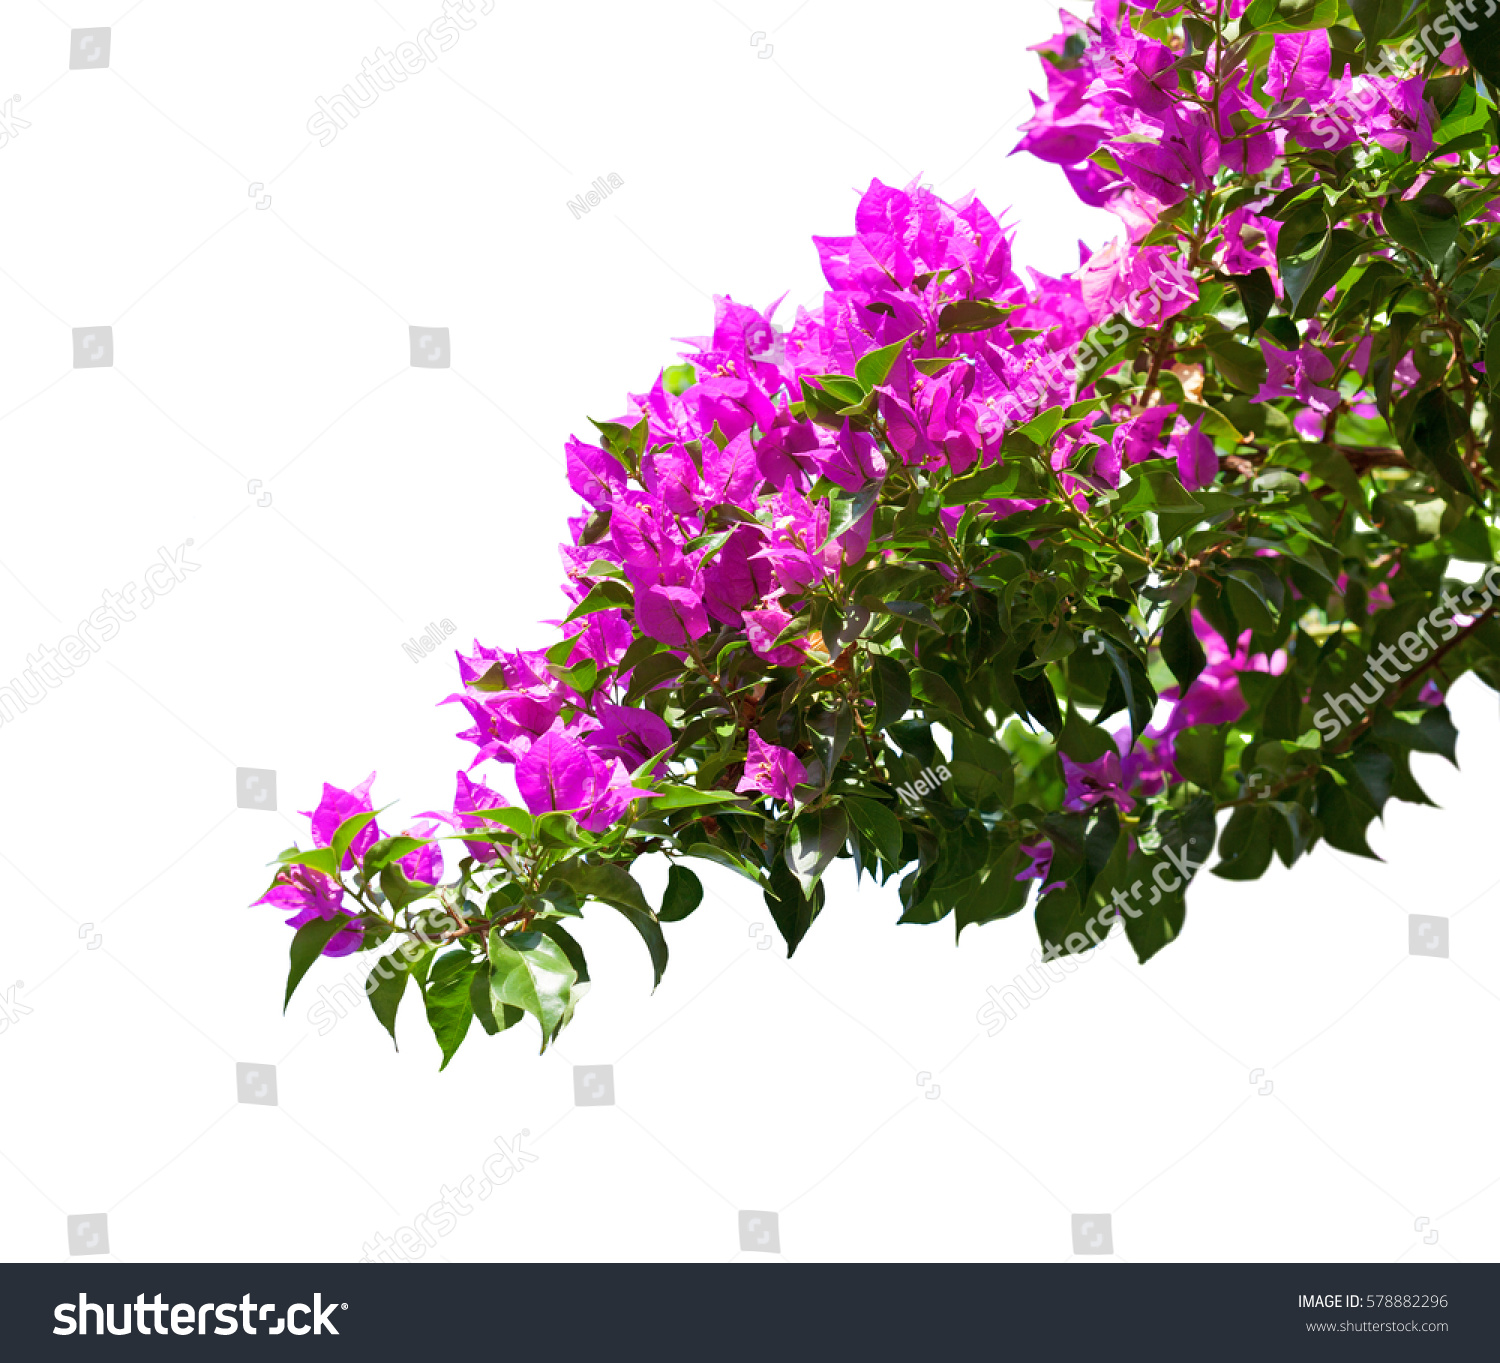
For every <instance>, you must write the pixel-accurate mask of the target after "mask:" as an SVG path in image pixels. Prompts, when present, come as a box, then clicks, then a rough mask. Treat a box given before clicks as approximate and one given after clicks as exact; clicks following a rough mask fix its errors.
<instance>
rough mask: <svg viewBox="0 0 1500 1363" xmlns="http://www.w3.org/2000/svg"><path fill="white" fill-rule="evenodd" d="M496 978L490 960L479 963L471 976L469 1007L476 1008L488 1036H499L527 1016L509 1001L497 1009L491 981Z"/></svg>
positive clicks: (475, 1010)
mask: <svg viewBox="0 0 1500 1363" xmlns="http://www.w3.org/2000/svg"><path fill="white" fill-rule="evenodd" d="M494 978H495V972H494V970H493V969H492V968H491V967H490V963H489V961H488V960H485V961H484V962H483V963H482V964H481V965H479V966H478V967H477V968H476V969H475V971H474V973H473V974H472V975H471V976H470V977H469V1007H471V1008H472V1009H473V1010H474V1016H475V1018H477V1019H478V1021H479V1025H480V1026H481V1027H483V1028H484V1030H485V1034H486V1035H488V1036H498V1035H499V1034H500V1033H501V1032H504V1031H508V1030H509V1029H510V1028H512V1027H514V1026H515V1025H516V1023H518V1022H519V1021H520V1020H521V1019H522V1018H523V1017H525V1016H526V1014H525V1013H523V1012H522V1011H521V1010H520V1009H519V1008H517V1007H515V1006H514V1005H512V1004H509V1003H503V1004H501V1005H500V1007H499V1008H498V1009H496V1007H495V995H494V992H493V990H491V988H490V982H491V981H492V980H493V979H494Z"/></svg>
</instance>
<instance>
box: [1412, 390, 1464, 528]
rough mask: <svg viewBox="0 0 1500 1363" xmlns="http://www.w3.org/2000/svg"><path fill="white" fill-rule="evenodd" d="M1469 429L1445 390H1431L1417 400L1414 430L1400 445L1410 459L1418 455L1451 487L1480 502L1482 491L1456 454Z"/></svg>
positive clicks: (1462, 412)
mask: <svg viewBox="0 0 1500 1363" xmlns="http://www.w3.org/2000/svg"><path fill="white" fill-rule="evenodd" d="M1467 428H1468V420H1467V418H1466V417H1465V416H1464V411H1463V408H1462V407H1460V406H1459V405H1458V404H1457V403H1456V402H1454V401H1453V399H1452V398H1450V397H1449V396H1448V394H1447V393H1446V392H1445V391H1444V390H1443V389H1441V388H1432V389H1429V390H1428V391H1427V392H1426V393H1424V394H1422V396H1421V397H1420V398H1418V399H1417V405H1416V407H1415V408H1413V410H1412V420H1411V429H1410V431H1408V433H1407V435H1406V437H1405V439H1403V440H1402V442H1401V446H1402V448H1403V449H1404V450H1406V452H1407V454H1408V457H1410V456H1411V455H1413V454H1419V455H1421V456H1422V458H1424V459H1426V460H1427V462H1428V463H1429V464H1430V465H1431V466H1432V467H1433V468H1434V469H1436V470H1437V472H1438V474H1439V476H1440V477H1441V478H1442V480H1443V481H1444V482H1445V483H1447V484H1448V486H1449V487H1451V488H1453V489H1455V490H1456V491H1458V492H1462V493H1463V494H1464V495H1465V496H1467V497H1473V498H1474V499H1475V500H1478V498H1479V489H1478V488H1477V487H1475V486H1474V479H1473V476H1472V475H1471V474H1470V473H1469V470H1468V467H1467V466H1466V465H1465V464H1464V462H1463V460H1462V459H1461V458H1459V456H1458V455H1457V454H1456V453H1455V452H1454V445H1455V444H1456V443H1457V442H1458V441H1459V440H1460V439H1461V438H1462V436H1463V433H1464V431H1465V430H1466V429H1467Z"/></svg>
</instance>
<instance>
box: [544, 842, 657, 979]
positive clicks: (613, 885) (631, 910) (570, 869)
mask: <svg viewBox="0 0 1500 1363" xmlns="http://www.w3.org/2000/svg"><path fill="white" fill-rule="evenodd" d="M552 874H553V875H554V876H555V877H556V878H558V879H559V880H563V881H565V882H566V883H567V884H569V885H571V886H572V887H573V888H574V889H575V890H577V891H578V893H579V894H581V895H584V896H586V897H587V898H590V899H597V900H599V901H600V903H603V904H608V905H609V906H610V908H612V909H617V910H618V911H619V912H620V913H622V914H624V915H625V917H626V919H627V920H628V921H629V923H630V925H631V927H633V928H634V929H635V930H636V931H637V932H638V933H640V935H641V940H642V941H643V942H645V944H646V949H647V950H648V951H649V952H650V953H651V969H652V971H653V974H654V980H653V983H652V986H651V987H652V989H653V990H654V989H655V988H656V986H657V985H659V984H660V983H661V977H662V973H663V972H664V971H665V970H666V968H667V939H666V938H665V937H664V936H663V935H662V930H661V922H660V920H659V919H658V918H657V916H656V913H655V911H654V910H653V909H652V908H651V905H650V904H648V903H647V902H646V896H645V894H644V893H643V892H642V890H641V887H640V886H639V885H638V884H637V883H636V880H635V877H634V876H632V875H631V874H630V872H629V871H627V870H625V869H624V867H622V866H616V865H613V864H612V863H609V862H602V863H599V864H596V865H592V866H589V865H585V864H584V863H582V862H577V861H574V862H565V863H564V864H563V865H561V866H558V867H555V868H554V869H553V871H552Z"/></svg>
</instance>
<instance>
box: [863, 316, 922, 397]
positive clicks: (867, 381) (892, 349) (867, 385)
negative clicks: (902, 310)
mask: <svg viewBox="0 0 1500 1363" xmlns="http://www.w3.org/2000/svg"><path fill="white" fill-rule="evenodd" d="M916 335H918V333H917V332H915V331H914V332H912V333H911V335H910V336H903V337H902V338H901V339H900V340H899V341H892V342H891V344H890V345H887V346H881V347H880V349H879V350H872V351H870V353H869V354H868V355H862V356H860V358H859V360H858V362H857V363H856V364H855V366H854V377H855V378H856V379H858V380H859V386H860V387H861V388H862V389H863V390H864V391H865V392H866V393H869V392H871V391H872V390H873V389H874V388H876V387H877V386H878V385H879V384H882V383H884V382H885V381H886V379H887V378H888V377H889V376H890V372H891V369H892V368H893V367H894V365H895V363H896V361H897V360H898V359H899V358H900V357H901V352H902V351H903V350H905V349H906V343H907V342H908V341H910V340H911V339H912V336H916Z"/></svg>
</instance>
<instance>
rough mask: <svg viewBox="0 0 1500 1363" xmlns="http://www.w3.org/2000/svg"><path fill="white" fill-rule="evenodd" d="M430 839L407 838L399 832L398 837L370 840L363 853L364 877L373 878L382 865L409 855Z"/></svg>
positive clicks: (430, 840)
mask: <svg viewBox="0 0 1500 1363" xmlns="http://www.w3.org/2000/svg"><path fill="white" fill-rule="evenodd" d="M432 841H433V839H431V838H409V837H407V836H406V835H405V834H401V835H400V836H398V837H394V838H381V839H380V841H379V842H372V843H371V844H370V850H369V851H368V852H366V853H365V861H364V870H365V879H366V880H373V879H374V878H375V875H376V873H377V872H378V871H379V870H380V869H381V868H382V867H384V866H389V865H390V864H391V863H392V862H395V861H400V860H401V859H402V858H404V857H409V856H410V855H411V854H412V853H413V852H417V851H420V850H421V849H422V848H424V847H426V846H427V844H428V843H430V842H432Z"/></svg>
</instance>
